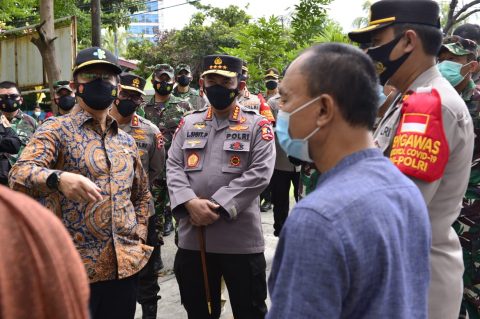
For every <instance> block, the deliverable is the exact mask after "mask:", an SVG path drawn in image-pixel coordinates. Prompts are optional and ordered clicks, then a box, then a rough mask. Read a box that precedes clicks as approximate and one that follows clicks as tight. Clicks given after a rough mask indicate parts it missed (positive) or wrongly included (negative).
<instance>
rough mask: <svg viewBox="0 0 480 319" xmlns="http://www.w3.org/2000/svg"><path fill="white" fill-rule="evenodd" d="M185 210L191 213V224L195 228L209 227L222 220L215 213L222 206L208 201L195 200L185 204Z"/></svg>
mask: <svg viewBox="0 0 480 319" xmlns="http://www.w3.org/2000/svg"><path fill="white" fill-rule="evenodd" d="M185 208H186V209H187V210H188V212H189V213H190V223H192V224H193V225H194V226H207V225H210V224H213V223H214V222H216V221H217V219H219V218H220V216H219V214H217V212H216V211H215V210H216V209H218V208H220V206H219V205H217V204H214V203H212V202H211V201H209V200H208V199H200V198H194V199H192V200H189V201H188V202H186V203H185Z"/></svg>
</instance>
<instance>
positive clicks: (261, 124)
mask: <svg viewBox="0 0 480 319" xmlns="http://www.w3.org/2000/svg"><path fill="white" fill-rule="evenodd" d="M269 124H270V121H269V120H267V119H265V118H264V119H262V120H260V121H259V122H258V125H259V126H260V127H263V126H265V125H269Z"/></svg>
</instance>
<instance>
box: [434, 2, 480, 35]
mask: <svg viewBox="0 0 480 319" xmlns="http://www.w3.org/2000/svg"><path fill="white" fill-rule="evenodd" d="M479 12H480V0H471V1H469V2H467V3H466V4H463V3H462V4H459V2H458V0H451V1H450V5H449V9H448V13H447V19H446V22H445V25H444V27H443V32H444V33H445V34H450V33H452V31H453V27H454V26H455V25H457V24H459V23H461V22H463V21H465V20H466V19H468V18H469V17H470V16H472V15H473V14H476V13H479Z"/></svg>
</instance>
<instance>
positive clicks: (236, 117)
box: [230, 105, 240, 122]
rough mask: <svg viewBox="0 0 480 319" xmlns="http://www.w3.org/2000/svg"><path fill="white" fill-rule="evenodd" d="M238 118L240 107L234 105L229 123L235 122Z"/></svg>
mask: <svg viewBox="0 0 480 319" xmlns="http://www.w3.org/2000/svg"><path fill="white" fill-rule="evenodd" d="M239 117H240V106H238V105H236V106H235V109H234V110H233V112H232V115H230V121H235V122H237V121H238V120H239Z"/></svg>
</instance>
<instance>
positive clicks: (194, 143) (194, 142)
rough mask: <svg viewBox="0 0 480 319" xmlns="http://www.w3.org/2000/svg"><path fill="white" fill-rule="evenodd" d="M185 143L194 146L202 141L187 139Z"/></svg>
mask: <svg viewBox="0 0 480 319" xmlns="http://www.w3.org/2000/svg"><path fill="white" fill-rule="evenodd" d="M187 143H188V144H190V145H191V146H195V145H197V144H200V143H202V141H200V140H188V141H187Z"/></svg>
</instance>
